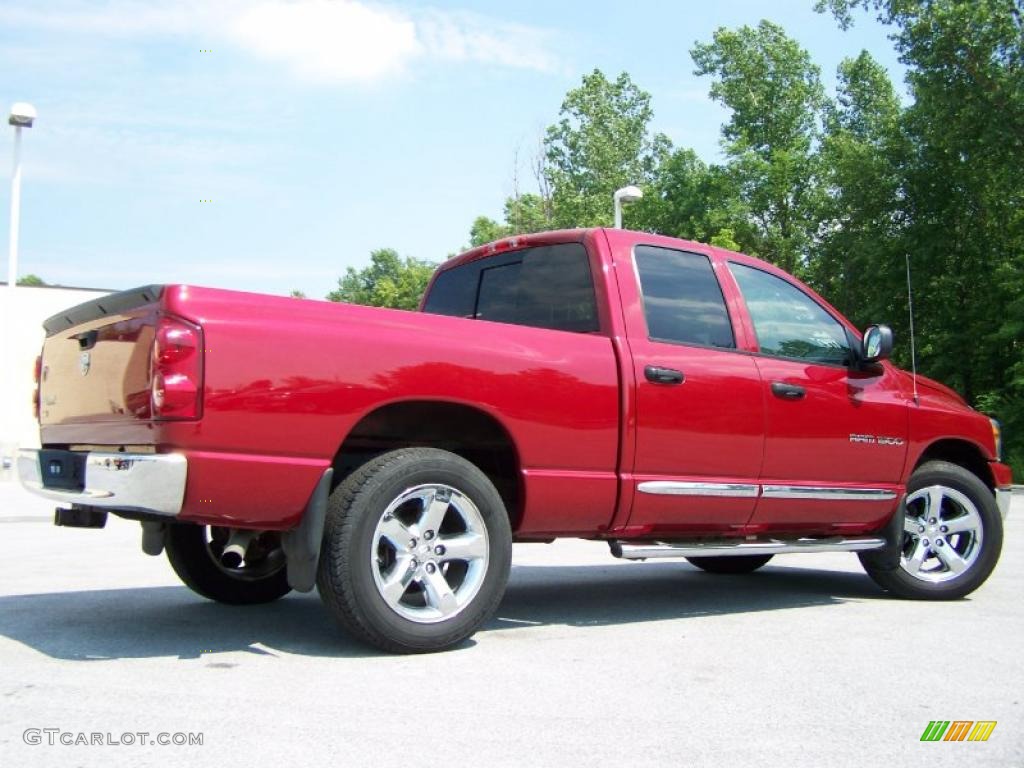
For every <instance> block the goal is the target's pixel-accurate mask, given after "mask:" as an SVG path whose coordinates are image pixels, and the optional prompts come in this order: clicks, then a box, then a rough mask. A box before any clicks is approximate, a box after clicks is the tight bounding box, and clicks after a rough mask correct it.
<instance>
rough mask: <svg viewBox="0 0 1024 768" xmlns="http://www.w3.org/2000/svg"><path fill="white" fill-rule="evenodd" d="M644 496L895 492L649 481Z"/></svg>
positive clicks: (841, 497)
mask: <svg viewBox="0 0 1024 768" xmlns="http://www.w3.org/2000/svg"><path fill="white" fill-rule="evenodd" d="M636 488H637V490H638V491H639V492H640V493H648V494H653V495H656V496H720V497H722V496H724V497H729V498H743V499H754V498H757V497H758V496H761V497H763V498H766V499H815V500H819V501H889V500H891V499H895V498H896V493H895V491H890V490H887V489H885V488H842V487H832V486H809V485H757V484H755V483H703V482H684V481H677V480H647V481H644V482H642V483H640V484H638V485H637V487H636Z"/></svg>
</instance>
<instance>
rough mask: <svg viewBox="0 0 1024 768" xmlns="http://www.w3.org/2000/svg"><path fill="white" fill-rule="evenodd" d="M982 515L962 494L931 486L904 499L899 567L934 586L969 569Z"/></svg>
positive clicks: (977, 547)
mask: <svg viewBox="0 0 1024 768" xmlns="http://www.w3.org/2000/svg"><path fill="white" fill-rule="evenodd" d="M982 537H983V530H982V520H981V514H980V513H979V512H978V508H977V507H976V506H975V505H974V503H973V502H972V501H971V500H970V499H969V498H967V496H965V495H964V494H963V493H961V492H960V491H957V490H955V489H953V488H948V487H946V486H944V485H930V486H928V487H926V488H921V489H920V490H917V491H914V492H913V493H911V494H910V495H909V496H907V501H906V516H905V518H904V521H903V551H902V553H901V554H900V567H901V568H902V569H903V570H904V571H906V572H907V573H908V574H910V575H911V576H913V577H914V578H915V579H920V580H921V581H927V582H931V583H933V584H937V583H939V582H943V581H949V580H950V579H955V578H957V577H958V576H960V575H961V574H963V573H964V572H965V571H967V570H968V569H970V567H971V566H972V565H974V563H975V561H977V559H978V556H979V555H980V553H981V543H982Z"/></svg>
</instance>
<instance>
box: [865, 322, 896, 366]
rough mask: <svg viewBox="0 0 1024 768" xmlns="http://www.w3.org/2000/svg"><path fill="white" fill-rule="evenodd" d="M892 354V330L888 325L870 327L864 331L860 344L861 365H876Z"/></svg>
mask: <svg viewBox="0 0 1024 768" xmlns="http://www.w3.org/2000/svg"><path fill="white" fill-rule="evenodd" d="M891 354H892V328H890V327H889V326H888V325H872V326H869V327H868V329H867V330H866V331H864V341H863V342H862V343H861V353H860V360H861V362H862V363H877V362H878V361H879V360H887V359H888V358H889V355H891Z"/></svg>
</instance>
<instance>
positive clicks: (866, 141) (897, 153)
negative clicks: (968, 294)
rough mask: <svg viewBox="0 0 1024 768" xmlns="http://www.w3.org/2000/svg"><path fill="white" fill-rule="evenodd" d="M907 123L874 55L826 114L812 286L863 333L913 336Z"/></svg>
mask: <svg viewBox="0 0 1024 768" xmlns="http://www.w3.org/2000/svg"><path fill="white" fill-rule="evenodd" d="M901 115H902V108H901V106H900V102H899V98H898V97H897V95H896V90H895V88H893V85H892V82H891V81H890V80H889V76H888V74H887V72H886V70H885V68H884V67H883V66H882V65H881V64H879V63H878V62H877V61H875V60H874V59H873V58H872V57H871V55H870V54H868V53H867V52H866V51H863V52H861V54H860V55H859V56H857V57H856V58H852V59H845V60H843V61H842V62H841V63H840V65H839V71H838V93H837V96H836V100H835V101H833V102H830V103H829V104H828V105H827V106H826V108H825V129H824V136H823V138H822V142H821V147H820V150H819V164H818V167H819V169H820V178H821V181H822V184H823V186H824V190H823V192H824V193H823V194H822V195H821V197H820V198H819V208H818V212H817V217H816V219H817V222H818V231H819V237H820V241H819V242H818V243H817V245H816V246H815V248H814V252H813V259H812V260H811V262H810V264H809V267H808V278H809V280H810V281H811V283H812V284H814V287H815V288H817V289H818V290H819V291H821V293H823V294H824V295H826V296H828V297H829V298H830V300H831V301H832V302H833V303H834V304H835V305H836V306H837V307H839V309H840V310H842V311H843V312H844V313H845V314H846V315H847V316H848V317H850V319H851V320H853V321H854V322H855V323H857V324H858V325H859V326H861V327H864V326H866V325H868V324H869V323H872V322H887V323H889V324H890V325H893V326H895V327H896V328H897V329H898V330H906V328H907V322H906V318H907V313H906V290H905V284H904V282H905V281H904V279H903V275H904V260H903V243H902V240H903V234H902V228H903V221H904V217H903V216H902V215H900V213H899V211H898V205H899V200H900V199H901V197H902V194H903V190H902V175H901V171H902V167H903V164H904V163H905V154H906V152H907V147H906V142H905V141H904V140H903V137H902V133H901V130H900V118H901ZM901 337H902V338H906V337H905V335H901ZM907 351H908V350H907ZM901 362H909V361H908V360H901Z"/></svg>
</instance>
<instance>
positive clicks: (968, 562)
mask: <svg viewBox="0 0 1024 768" xmlns="http://www.w3.org/2000/svg"><path fill="white" fill-rule="evenodd" d="M896 514H899V515H902V516H903V540H902V543H901V547H900V561H899V565H898V566H897V565H895V564H894V565H893V567H890V568H884V567H878V566H877V565H876V564H875V562H874V561H873V560H872V559H871V558H870V557H869V556H870V553H864V554H862V555H861V564H862V565H863V566H864V569H865V570H866V571H867V573H868V575H869V576H870V577H871V578H872V579H873V580H874V581H875V583H877V584H878V585H879V586H881V587H882V588H884V589H886V590H888V591H889V592H891V593H892V594H894V595H898V596H899V597H907V598H916V599H921V600H955V599H957V598H960V597H963V596H965V595H968V594H970V593H971V592H973V591H974V590H976V589H977V588H978V587H980V586H981V585H982V584H984V583H985V580H986V579H987V578H988V577H989V574H991V573H992V569H993V568H995V567H996V563H997V562H998V561H999V553H1000V551H1001V550H1002V547H1003V520H1002V517H1001V516H1000V515H999V508H998V507H997V506H996V502H995V497H994V496H993V494H992V491H990V490H989V489H988V487H987V486H986V485H985V484H984V483H983V482H982V481H981V480H980V479H978V477H977V476H976V475H974V474H973V473H971V472H969V471H967V470H966V469H964V468H963V467H961V466H958V465H956V464H951V463H949V462H946V461H929V462H927V463H926V464H923V465H921V466H920V467H919V468H918V469H917V470H915V472H914V474H913V475H912V476H911V478H910V482H909V483H908V484H907V496H906V498H905V499H904V502H903V504H902V505H901V506H900V509H899V510H898V511H897V513H896Z"/></svg>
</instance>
